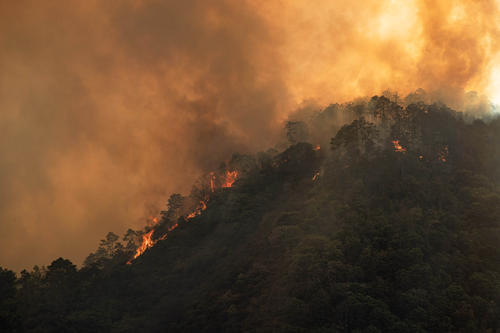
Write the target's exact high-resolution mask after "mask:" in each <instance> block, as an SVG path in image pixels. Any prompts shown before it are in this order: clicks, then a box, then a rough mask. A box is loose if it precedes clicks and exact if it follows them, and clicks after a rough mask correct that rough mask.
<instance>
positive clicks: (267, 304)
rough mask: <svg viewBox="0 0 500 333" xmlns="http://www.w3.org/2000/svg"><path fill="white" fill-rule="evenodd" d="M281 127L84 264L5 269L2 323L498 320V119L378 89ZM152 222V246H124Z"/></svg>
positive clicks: (384, 325)
mask: <svg viewBox="0 0 500 333" xmlns="http://www.w3.org/2000/svg"><path fill="white" fill-rule="evenodd" d="M466 118H467V119H466ZM340 120H342V121H340ZM342 122H344V123H345V125H344V126H340V125H339V124H342ZM287 130H288V132H287V133H288V135H289V142H290V143H292V144H291V145H290V146H289V147H287V148H286V149H284V150H283V151H281V152H279V151H277V150H270V151H268V152H262V153H259V154H256V155H255V156H249V155H234V157H233V159H232V160H231V161H230V162H229V163H226V164H223V165H221V168H220V170H217V171H216V172H214V173H213V174H207V175H206V177H202V178H201V179H200V180H199V181H198V183H197V184H196V185H195V187H194V188H193V191H192V193H191V194H190V195H189V196H187V197H184V196H182V195H178V194H176V195H172V196H171V197H170V199H169V201H168V205H167V210H166V211H164V212H162V214H161V216H160V217H159V218H158V220H157V221H155V223H154V224H153V225H152V226H150V227H148V228H146V229H145V230H144V231H132V230H131V231H129V232H128V233H127V234H126V235H125V237H124V242H123V243H122V242H119V241H118V236H116V235H114V234H112V233H110V234H108V236H107V237H106V239H105V240H103V241H102V243H101V245H100V247H99V248H98V250H97V251H96V252H95V253H92V254H91V255H90V256H89V258H88V259H87V261H86V263H85V265H84V267H82V268H80V269H77V268H76V267H75V265H73V264H72V263H71V262H70V261H68V260H65V259H61V258H60V259H58V260H56V261H54V262H53V263H52V264H51V265H50V266H48V267H46V268H35V269H34V270H33V271H31V272H27V271H23V272H22V273H21V275H20V276H19V277H16V276H15V275H14V273H12V272H10V271H8V270H4V269H2V270H1V271H0V279H1V280H0V292H1V295H2V297H1V298H0V325H1V328H2V329H3V330H6V331H19V332H61V331H65V332H138V331H141V332H159V331H171V332H223V331H234V332H256V331H258V332H326V331H334V332H497V331H498V330H499V325H500V322H499V318H500V245H499V244H500V169H499V166H500V120H499V119H497V118H493V119H489V120H487V121H486V120H477V119H476V120H474V119H469V118H468V117H465V116H464V115H462V114H460V113H457V112H455V111H453V110H451V109H449V108H447V107H446V106H444V105H439V104H433V105H428V104H424V103H414V104H410V105H406V106H401V105H398V104H397V103H395V102H393V101H391V100H389V99H387V98H385V97H374V98H372V99H371V100H369V101H367V102H363V103H358V104H349V105H332V106H330V107H328V108H326V109H325V110H322V111H321V112H318V113H313V114H311V116H310V117H309V118H307V119H306V120H305V121H303V122H298V121H297V122H291V123H289V124H288V125H287ZM303 141H310V142H311V143H306V142H303ZM318 144H319V146H320V147H321V148H320V149H319V147H318ZM234 171H237V173H238V179H237V180H236V181H234V183H231V185H232V186H231V187H228V186H226V187H224V186H223V185H221V184H222V183H219V185H217V186H215V185H213V183H214V182H217V181H219V180H220V179H223V180H227V178H223V177H224V175H227V172H234ZM214 177H215V178H214ZM199 202H203V203H204V204H205V205H206V209H202V210H200V214H195V215H194V216H192V217H190V218H186V216H189V215H190V213H192V212H193V210H196V209H197V207H198V205H199ZM148 233H150V237H151V241H152V242H153V243H154V246H151V247H147V248H146V249H145V251H144V253H141V255H139V256H137V258H136V259H134V260H132V261H130V260H131V258H133V256H134V254H135V253H136V251H137V248H138V246H139V244H140V243H141V240H142V239H143V236H144V235H146V234H148ZM128 261H130V264H127V262H128Z"/></svg>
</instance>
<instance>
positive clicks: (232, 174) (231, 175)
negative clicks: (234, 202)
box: [222, 170, 238, 188]
mask: <svg viewBox="0 0 500 333" xmlns="http://www.w3.org/2000/svg"><path fill="white" fill-rule="evenodd" d="M237 178H238V171H236V170H234V171H226V179H225V182H224V184H222V187H224V188H227V187H231V186H233V183H234V182H235V181H236V179H237Z"/></svg>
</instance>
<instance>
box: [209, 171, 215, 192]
mask: <svg viewBox="0 0 500 333" xmlns="http://www.w3.org/2000/svg"><path fill="white" fill-rule="evenodd" d="M214 182H215V174H214V173H213V172H210V190H211V191H212V192H214V191H215V183H214Z"/></svg>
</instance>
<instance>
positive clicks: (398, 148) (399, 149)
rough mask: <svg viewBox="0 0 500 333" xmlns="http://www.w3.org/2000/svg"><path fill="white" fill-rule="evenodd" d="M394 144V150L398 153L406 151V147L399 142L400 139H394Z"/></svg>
mask: <svg viewBox="0 0 500 333" xmlns="http://www.w3.org/2000/svg"><path fill="white" fill-rule="evenodd" d="M392 144H393V145H394V151H395V152H397V153H406V148H404V147H403V146H401V145H400V144H399V140H392Z"/></svg>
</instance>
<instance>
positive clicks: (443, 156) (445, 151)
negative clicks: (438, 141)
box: [438, 146, 448, 163]
mask: <svg viewBox="0 0 500 333" xmlns="http://www.w3.org/2000/svg"><path fill="white" fill-rule="evenodd" d="M447 158H448V146H444V148H443V150H441V151H440V152H439V153H438V160H439V161H441V162H443V163H445V162H446V159H447Z"/></svg>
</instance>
